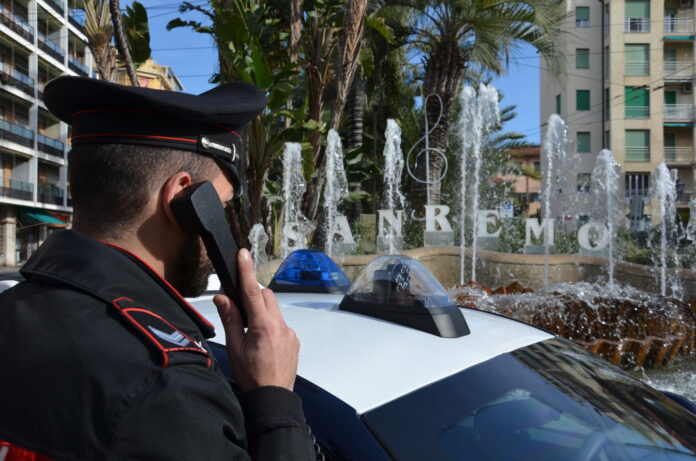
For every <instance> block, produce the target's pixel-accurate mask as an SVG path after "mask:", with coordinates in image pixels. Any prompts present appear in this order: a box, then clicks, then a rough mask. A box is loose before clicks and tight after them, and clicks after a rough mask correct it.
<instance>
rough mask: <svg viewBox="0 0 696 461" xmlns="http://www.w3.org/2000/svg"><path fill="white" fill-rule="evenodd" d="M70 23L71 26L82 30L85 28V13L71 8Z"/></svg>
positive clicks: (69, 13)
mask: <svg viewBox="0 0 696 461" xmlns="http://www.w3.org/2000/svg"><path fill="white" fill-rule="evenodd" d="M68 21H70V24H72V25H73V26H75V27H77V28H78V29H80V30H82V29H84V27H85V12H84V11H83V10H78V9H76V8H71V9H70V11H69V12H68Z"/></svg>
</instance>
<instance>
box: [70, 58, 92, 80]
mask: <svg viewBox="0 0 696 461" xmlns="http://www.w3.org/2000/svg"><path fill="white" fill-rule="evenodd" d="M68 67H69V68H70V69H71V70H72V71H74V72H77V73H78V74H80V75H83V76H85V77H89V68H88V67H87V65H86V64H85V63H84V62H82V60H80V58H76V57H75V56H73V55H68Z"/></svg>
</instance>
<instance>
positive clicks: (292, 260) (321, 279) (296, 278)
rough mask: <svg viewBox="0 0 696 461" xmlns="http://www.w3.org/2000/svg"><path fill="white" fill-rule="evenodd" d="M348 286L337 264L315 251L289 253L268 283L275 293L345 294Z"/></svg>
mask: <svg viewBox="0 0 696 461" xmlns="http://www.w3.org/2000/svg"><path fill="white" fill-rule="evenodd" d="M349 287H350V281H349V280H348V277H346V274H344V273H343V271H342V270H341V268H340V267H338V264H336V263H335V262H334V261H333V260H332V259H331V258H329V257H328V256H327V255H326V254H324V253H322V252H321V251H316V250H296V251H293V252H292V253H290V254H289V255H288V257H287V258H285V260H284V261H283V262H282V263H281V264H280V267H279V268H278V271H277V272H276V273H275V275H274V276H273V280H271V283H270V284H269V285H268V288H270V289H271V290H273V291H275V292H277V293H345V292H346V291H347V290H348V288H349Z"/></svg>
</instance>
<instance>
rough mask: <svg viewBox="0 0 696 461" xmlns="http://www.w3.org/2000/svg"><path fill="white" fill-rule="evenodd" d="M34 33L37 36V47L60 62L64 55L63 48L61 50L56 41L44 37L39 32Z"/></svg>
mask: <svg viewBox="0 0 696 461" xmlns="http://www.w3.org/2000/svg"><path fill="white" fill-rule="evenodd" d="M36 35H37V37H38V43H39V48H40V49H41V50H43V51H44V52H46V53H48V54H49V55H50V56H52V57H53V58H55V59H57V60H58V61H60V62H61V63H62V62H63V58H64V57H65V50H63V48H62V47H61V46H60V45H59V44H58V43H56V42H54V41H53V40H51V39H50V38H48V37H46V36H45V35H44V34H42V33H41V32H39V33H37V34H36Z"/></svg>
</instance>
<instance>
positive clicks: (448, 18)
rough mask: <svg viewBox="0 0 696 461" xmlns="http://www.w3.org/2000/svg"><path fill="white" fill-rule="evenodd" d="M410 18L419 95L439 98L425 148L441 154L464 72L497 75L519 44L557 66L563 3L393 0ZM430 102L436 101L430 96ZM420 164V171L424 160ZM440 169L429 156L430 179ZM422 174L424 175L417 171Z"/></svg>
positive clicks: (436, 195)
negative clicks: (420, 77)
mask: <svg viewBox="0 0 696 461" xmlns="http://www.w3.org/2000/svg"><path fill="white" fill-rule="evenodd" d="M389 3H390V5H394V6H400V7H406V8H407V9H409V10H410V11H411V12H412V13H413V15H412V23H411V36H412V37H413V40H412V47H413V50H414V51H415V52H416V53H417V56H419V57H421V59H422V63H423V96H427V95H429V94H433V93H435V94H438V95H439V96H440V98H441V99H442V105H443V107H442V113H443V114H442V119H441V120H440V123H439V125H437V127H436V128H435V129H434V130H433V132H432V134H431V135H430V146H432V147H434V148H437V149H441V150H442V151H443V152H444V151H446V147H447V133H448V130H449V126H450V121H451V118H450V110H451V108H452V103H453V102H454V101H455V100H456V98H457V93H458V91H459V88H460V87H461V85H462V80H463V78H464V77H465V74H466V73H467V72H472V71H475V70H479V71H484V72H493V73H495V74H500V73H502V72H503V71H504V65H503V63H504V62H505V61H506V59H507V58H508V57H509V56H510V54H511V53H512V52H513V51H514V50H515V48H516V47H517V46H519V45H520V44H521V43H528V44H530V45H532V46H534V47H535V48H536V49H537V50H538V51H539V53H540V54H541V55H542V56H543V57H544V58H546V59H547V61H549V62H550V63H553V64H554V65H555V66H556V67H554V68H558V65H559V63H560V61H561V53H560V50H559V37H560V34H561V30H560V24H561V21H562V20H563V19H564V17H565V13H564V10H563V7H562V4H563V2H562V0H440V1H437V2H435V1H431V0H392V1H390V2H389ZM431 99H432V100H435V99H436V98H431ZM426 111H427V114H428V115H427V116H428V122H429V124H430V126H431V127H432V126H433V123H434V122H435V121H436V120H437V118H438V115H439V112H440V108H439V107H438V105H437V104H433V105H430V104H429V105H428V107H427V108H426ZM421 166H422V167H423V169H424V166H425V165H423V162H421ZM443 166H444V162H443V159H442V158H441V157H439V156H431V157H430V179H431V180H432V179H433V178H438V177H440V175H441V172H442V168H443ZM420 173H421V174H423V172H420ZM430 190H431V200H432V202H433V203H439V201H440V196H441V192H440V185H439V184H432V185H431V186H430Z"/></svg>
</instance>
